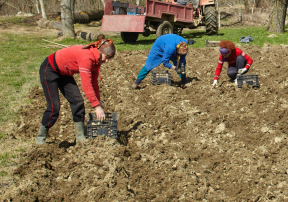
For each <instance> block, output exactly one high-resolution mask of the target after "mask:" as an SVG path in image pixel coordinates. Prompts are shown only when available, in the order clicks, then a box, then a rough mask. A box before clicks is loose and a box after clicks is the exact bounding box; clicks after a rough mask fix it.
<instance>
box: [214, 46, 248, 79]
mask: <svg viewBox="0 0 288 202" xmlns="http://www.w3.org/2000/svg"><path fill="white" fill-rule="evenodd" d="M239 55H242V56H243V57H244V58H245V60H246V61H247V64H246V66H245V68H246V69H249V67H250V66H251V65H252V63H253V60H252V58H250V57H249V56H248V55H246V54H245V53H244V52H243V51H242V50H241V49H239V48H235V49H234V50H232V52H231V55H230V56H229V57H228V58H224V57H222V54H221V55H220V57H219V61H218V66H217V68H216V71H215V76H214V80H218V79H219V76H220V73H221V71H222V67H223V63H224V62H228V68H229V67H236V59H237V57H238V56H239Z"/></svg>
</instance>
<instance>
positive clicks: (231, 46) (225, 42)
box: [219, 40, 235, 50]
mask: <svg viewBox="0 0 288 202" xmlns="http://www.w3.org/2000/svg"><path fill="white" fill-rule="evenodd" d="M219 46H220V47H221V48H226V49H230V50H233V49H235V44H234V43H233V42H232V41H229V40H222V41H220V43H219Z"/></svg>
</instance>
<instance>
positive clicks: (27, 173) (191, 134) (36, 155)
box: [2, 46, 288, 201]
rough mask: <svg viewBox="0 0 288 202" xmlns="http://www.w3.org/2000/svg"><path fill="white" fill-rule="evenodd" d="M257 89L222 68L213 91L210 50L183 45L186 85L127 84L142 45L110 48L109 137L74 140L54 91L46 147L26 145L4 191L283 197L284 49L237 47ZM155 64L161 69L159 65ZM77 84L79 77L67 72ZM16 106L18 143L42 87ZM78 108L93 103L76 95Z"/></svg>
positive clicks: (34, 124)
mask: <svg viewBox="0 0 288 202" xmlns="http://www.w3.org/2000/svg"><path fill="white" fill-rule="evenodd" d="M241 49H242V50H244V51H245V53H247V54H248V55H249V56H251V57H252V58H253V59H254V63H253V65H252V66H251V69H250V70H249V73H248V74H257V75H258V76H259V84H260V88H252V87H251V86H247V85H244V86H243V88H238V87H237V86H236V85H235V84H233V83H230V82H229V79H228V76H227V75H226V70H227V66H225V67H224V68H223V71H222V74H221V76H220V80H219V87H217V88H216V89H213V88H212V85H211V84H212V83H213V77H214V72H215V68H216V65H217V62H218V57H219V51H218V48H203V49H194V48H190V50H189V55H188V56H187V76H188V80H189V84H188V87H187V88H186V89H181V88H179V87H178V85H179V84H180V78H179V77H178V75H177V74H176V72H174V71H172V70H169V72H170V73H171V75H172V85H171V86H168V85H164V84H162V85H157V86H153V85H152V84H151V80H150V77H151V75H150V74H149V75H148V77H147V78H146V79H145V80H144V81H143V82H142V83H141V86H142V87H143V88H142V89H141V90H132V89H131V88H130V86H131V84H132V82H134V80H135V79H136V76H137V74H138V72H139V71H140V69H141V68H142V66H143V65H144V63H145V60H146V58H147V55H148V53H149V51H130V52H128V51H127V52H119V53H118V54H117V56H116V57H115V59H114V60H112V61H110V62H109V63H108V64H105V65H103V66H102V68H101V74H102V77H103V78H104V84H102V83H101V82H100V91H101V98H102V101H103V104H104V106H105V111H106V112H117V113H118V115H119V122H118V136H119V138H118V139H113V138H109V137H103V136H99V137H97V138H94V139H90V140H89V142H88V143H87V144H85V145H75V142H74V141H75V136H74V125H73V121H72V117H71V112H70V107H69V104H68V102H67V101H66V100H65V98H64V97H63V96H61V104H62V105H61V110H60V116H59V119H58V121H57V123H56V124H55V125H54V126H53V127H52V128H51V130H50V131H49V138H48V139H47V141H46V142H47V143H48V144H47V145H45V146H40V147H36V146H34V147H32V148H31V149H29V150H27V151H25V153H24V154H23V158H22V159H23V160H22V161H21V163H20V164H19V166H18V168H17V169H16V170H14V174H15V177H14V180H13V183H11V184H10V185H9V187H7V188H6V189H5V190H4V188H3V190H4V195H2V196H3V199H7V201H9V200H12V201H195V200H204V201H235V200H237V201H267V200H271V201H285V200H286V201H287V197H288V189H287V184H288V181H287V172H288V170H287V169H288V160H287V159H288V158H287V156H288V149H287V134H286V131H287V128H288V126H287V112H286V110H287V108H288V102H287V101H288V96H287V93H288V87H287V85H288V80H287V76H288V73H287V66H288V62H287V61H288V60H287V59H288V54H287V47H285V46H266V47H263V48H260V47H258V46H242V47H241ZM157 69H165V68H164V67H163V66H160V67H158V68H157ZM75 78H76V80H77V81H78V84H79V86H80V80H79V77H78V76H76V77H75ZM30 96H31V99H33V100H34V102H33V103H32V104H31V105H29V106H26V107H25V108H23V109H22V110H21V112H19V113H20V114H19V117H20V119H19V123H18V133H17V134H14V135H15V136H16V138H19V139H21V140H22V141H24V140H25V139H26V140H29V139H31V138H33V139H35V137H36V135H37V132H38V128H39V125H40V121H41V117H42V114H43V112H44V110H45V108H46V101H45V98H44V95H43V91H42V89H41V88H34V89H32V90H31V95H30ZM85 106H86V113H87V115H86V116H87V117H88V113H89V112H92V108H91V106H90V105H89V103H88V101H87V99H86V98H85Z"/></svg>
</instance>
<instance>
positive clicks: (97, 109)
mask: <svg viewBox="0 0 288 202" xmlns="http://www.w3.org/2000/svg"><path fill="white" fill-rule="evenodd" d="M101 105H102V104H101ZM95 113H96V117H97V119H98V120H99V121H101V122H102V121H104V120H105V113H104V110H103V108H102V107H101V106H100V104H99V105H97V106H96V107H95Z"/></svg>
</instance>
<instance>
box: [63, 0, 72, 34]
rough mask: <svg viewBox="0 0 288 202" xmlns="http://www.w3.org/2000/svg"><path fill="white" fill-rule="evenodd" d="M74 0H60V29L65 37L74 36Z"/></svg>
mask: <svg viewBox="0 0 288 202" xmlns="http://www.w3.org/2000/svg"><path fill="white" fill-rule="evenodd" d="M74 1H75V0H61V1H60V8H61V19H62V31H63V36H64V37H65V38H69V37H72V38H75V32H74V24H73V12H72V9H73V7H74V6H73V5H74Z"/></svg>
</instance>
